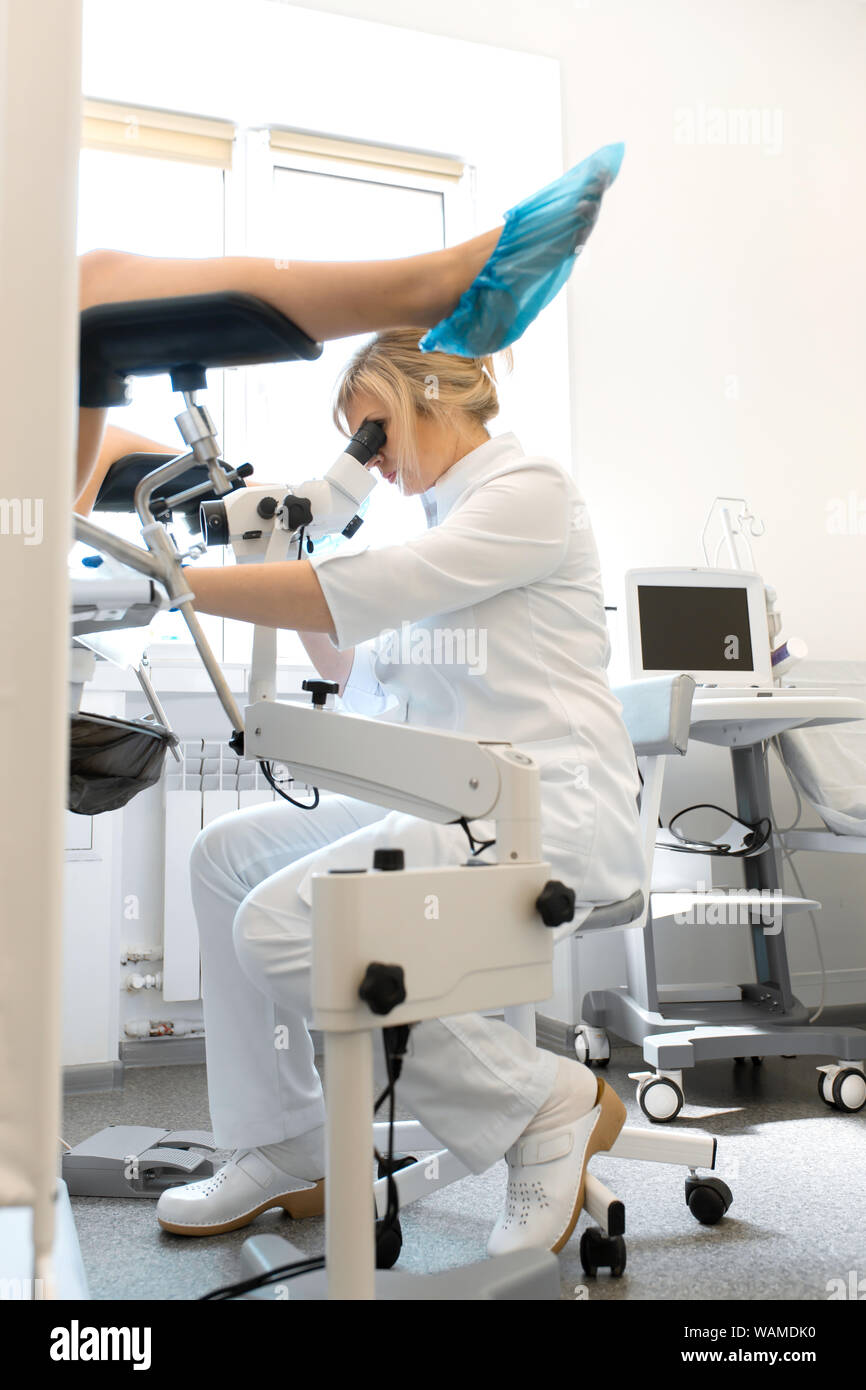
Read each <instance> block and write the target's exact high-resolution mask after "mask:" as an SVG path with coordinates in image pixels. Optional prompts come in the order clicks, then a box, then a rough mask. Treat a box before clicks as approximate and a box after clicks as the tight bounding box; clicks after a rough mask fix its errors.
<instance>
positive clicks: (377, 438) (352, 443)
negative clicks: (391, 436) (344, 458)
mask: <svg viewBox="0 0 866 1390" xmlns="http://www.w3.org/2000/svg"><path fill="white" fill-rule="evenodd" d="M386 438H387V436H386V434H385V431H384V430H383V429H382V426H381V425H380V424H379V423H378V422H377V421H376V420H365V421H364V423H363V425H362V426H361V428H360V429H359V430H356V431H355V433H354V434H353V435H352V438H351V439H350V440H349V442H348V444H347V445H346V450H345V452H346V453H347V454H350V455H351V457H352V458H353V459H357V460H358V462H359V463H363V464H364V465H365V466H366V464H368V463H369V462H370V459H371V458H375V456H376V454H378V453H379V451H380V449H381V448H382V445H383V444H384V443H385V440H386Z"/></svg>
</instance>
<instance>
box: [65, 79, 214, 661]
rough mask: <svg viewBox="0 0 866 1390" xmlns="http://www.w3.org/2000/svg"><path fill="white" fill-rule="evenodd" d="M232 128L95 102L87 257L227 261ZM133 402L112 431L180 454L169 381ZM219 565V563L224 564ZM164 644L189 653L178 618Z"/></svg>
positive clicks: (84, 194) (82, 216)
mask: <svg viewBox="0 0 866 1390" xmlns="http://www.w3.org/2000/svg"><path fill="white" fill-rule="evenodd" d="M232 133H233V132H232V128H231V127H230V126H226V125H223V124H222V123H220V122H207V121H196V120H192V119H190V118H189V117H184V116H176V117H175V116H173V115H171V113H167V112H152V111H143V110H140V109H136V108H132V107H120V106H114V105H110V104H108V103H102V102H86V103H85V116H84V129H83V146H82V150H81V156H80V162H79V184H78V251H79V253H80V252H83V251H88V250H91V249H92V248H94V247H99V246H102V247H111V248H113V249H116V250H121V251H131V252H135V253H137V254H139V255H148V256H169V255H171V256H190V257H205V256H221V255H223V254H224V249H225V221H226V193H227V189H226V181H227V178H228V169H229V166H230V164H231V153H232V141H231V135H232ZM224 375H225V374H224V373H223V372H210V373H209V374H208V388H209V389H208V393H207V404H208V409H209V410H210V412H211V415H212V416H213V418H214V421H215V422H216V424H217V428H218V430H219V431H220V437H222V429H223V425H224V415H225V412H224V391H223V381H222V378H223V376H224ZM131 385H132V389H131V395H132V402H131V404H130V405H128V406H121V407H118V408H116V409H113V410H111V411H110V412H109V423H113V424H117V425H119V426H121V427H122V428H123V429H128V430H132V431H133V432H135V433H137V434H141V435H144V436H146V437H147V438H149V439H155V440H157V441H159V442H162V441H165V445H166V448H167V449H171V450H176V452H177V453H180V452H181V451H182V450H183V449H184V447H185V446H184V444H183V441H182V439H181V437H180V434H179V432H178V429H177V426H176V425H175V422H174V417H175V415H176V414H177V413H178V412H179V410H180V409H182V402H181V400H180V397H178V396H176V395H174V393H173V392H172V391H171V389H170V386H169V382H168V378H167V377H165V376H155V377H135V378H134V379H133V381H132V383H131ZM94 520H95V521H96V522H97V523H98V524H100V525H102V526H105V527H106V528H107V529H109V530H112V531H117V532H119V533H120V534H122V535H124V536H125V537H126V538H127V539H128V540H131V541H134V542H138V543H140V542H141V535H140V527H139V522H138V518H137V517H136V516H123V515H121V514H118V513H103V514H100V513H99V512H95V513H94ZM220 562H221V561H220V559H219V558H217V557H212V558H211V559H210V561H209V563H211V564H214V563H216V564H219V563H220ZM202 624H203V626H204V629H205V633H206V635H207V638H208V641H209V642H211V643H212V644H213V647H214V650H215V652H216V653H217V655H218V656H220V655H221V654H222V646H223V623H222V620H221V619H219V618H208V617H207V616H205V617H203V618H202ZM152 631H153V636H154V639H155V640H157V641H164V642H171V643H172V645H175V644H176V645H178V646H181V647H183V648H186V646H187V644H188V636H187V629H186V626H185V624H184V622H183V619H182V618H181V617H180V615H179V614H176V613H162V614H160V615H159V616H158V617H157V619H156V620H155V622H154V624H153V628H152Z"/></svg>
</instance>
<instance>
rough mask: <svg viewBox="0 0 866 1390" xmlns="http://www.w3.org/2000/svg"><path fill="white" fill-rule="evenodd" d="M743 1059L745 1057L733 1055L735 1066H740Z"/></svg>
mask: <svg viewBox="0 0 866 1390" xmlns="http://www.w3.org/2000/svg"><path fill="white" fill-rule="evenodd" d="M745 1060H746V1059H745V1057H735V1058H734V1065H735V1066H737V1067H741V1066H742V1065H743V1063H744V1062H745Z"/></svg>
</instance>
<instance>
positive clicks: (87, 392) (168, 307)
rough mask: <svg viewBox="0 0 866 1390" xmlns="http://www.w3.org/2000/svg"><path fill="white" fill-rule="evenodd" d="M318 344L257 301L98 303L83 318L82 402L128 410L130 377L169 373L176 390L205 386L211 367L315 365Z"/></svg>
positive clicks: (213, 298) (219, 297)
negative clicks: (207, 370)
mask: <svg viewBox="0 0 866 1390" xmlns="http://www.w3.org/2000/svg"><path fill="white" fill-rule="evenodd" d="M321 352H322V345H321V343H315V342H313V340H312V338H308V337H307V335H306V333H303V332H302V331H301V329H300V328H298V327H297V325H296V324H294V323H292V321H291V319H287V318H286V317H285V315H284V314H281V313H280V312H279V310H277V309H275V308H273V306H272V305H270V304H266V303H265V302H264V300H261V299H257V298H256V297H255V296H254V295H250V294H239V293H236V292H234V291H227V292H226V293H224V294H199V295H184V296H181V297H179V298H176V299H139V300H132V301H130V302H128V303H121V304H95V305H94V306H93V307H92V308H90V309H85V311H84V313H83V314H82V315H81V349H80V359H79V360H80V372H81V383H80V391H79V404H80V405H82V406H88V407H93V408H98V407H103V406H112V405H125V404H126V402H127V399H128V396H127V391H126V378H127V377H128V376H156V375H158V374H159V373H161V372H167V373H168V374H169V375H170V376H171V379H172V386H173V388H174V390H176V391H193V390H199V389H201V388H202V387H203V386H204V385H205V384H206V382H205V371H206V369H207V368H208V367H248V366H254V365H255V364H257V363H259V362H295V361H304V362H312V361H315V359H316V358H317V357H320V356H321Z"/></svg>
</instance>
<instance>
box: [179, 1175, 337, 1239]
mask: <svg viewBox="0 0 866 1390" xmlns="http://www.w3.org/2000/svg"><path fill="white" fill-rule="evenodd" d="M272 1207H282V1208H283V1210H284V1211H285V1212H286V1214H287V1215H288V1216H291V1217H292V1218H293V1219H294V1220H296V1221H299V1220H302V1219H303V1218H304V1217H305V1216H324V1214H325V1180H324V1178H321V1179H320V1180H319V1182H317V1183H316V1184H315V1186H313V1187H302V1188H299V1189H298V1190H297V1191H295V1192H284V1193H283V1194H282V1195H281V1196H279V1197H271V1198H269V1199H268V1201H267V1202H262V1203H261V1204H260V1205H259V1206H257V1207H253V1208H252V1210H250V1211H246V1212H244V1213H243V1214H242V1215H241V1216H236V1217H234V1218H233V1219H232V1220H231V1221H220V1222H214V1223H211V1222H204V1221H203V1222H202V1223H201V1224H200V1225H190V1224H188V1223H186V1224H181V1223H179V1222H175V1221H164V1220H163V1219H162V1217H161V1216H158V1217H157V1218H156V1219H157V1221H158V1222H159V1224H160V1226H161V1227H162V1229H163V1230H164V1231H168V1232H169V1233H170V1234H171V1235H173V1236H221V1235H225V1234H226V1233H227V1232H228V1231H238V1230H240V1228H241V1227H242V1226H249V1224H250V1222H251V1221H255V1219H256V1217H257V1216H261V1214H262V1212H263V1211H270V1210H271V1208H272Z"/></svg>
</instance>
